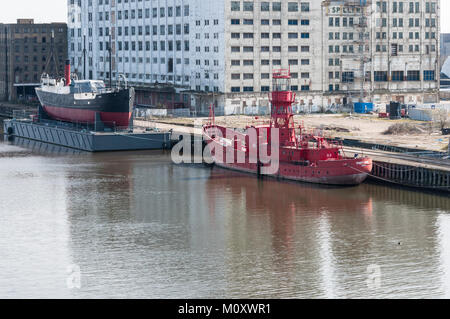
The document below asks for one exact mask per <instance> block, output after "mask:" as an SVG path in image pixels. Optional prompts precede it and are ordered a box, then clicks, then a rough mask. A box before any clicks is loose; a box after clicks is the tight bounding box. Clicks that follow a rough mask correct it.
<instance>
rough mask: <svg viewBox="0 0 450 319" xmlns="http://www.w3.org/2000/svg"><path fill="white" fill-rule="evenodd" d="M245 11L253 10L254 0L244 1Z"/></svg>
mask: <svg viewBox="0 0 450 319" xmlns="http://www.w3.org/2000/svg"><path fill="white" fill-rule="evenodd" d="M244 11H253V2H250V1H244Z"/></svg>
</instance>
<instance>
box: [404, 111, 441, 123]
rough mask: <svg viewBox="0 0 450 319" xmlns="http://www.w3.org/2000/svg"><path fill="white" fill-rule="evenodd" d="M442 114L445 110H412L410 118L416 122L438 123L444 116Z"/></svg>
mask: <svg viewBox="0 0 450 319" xmlns="http://www.w3.org/2000/svg"><path fill="white" fill-rule="evenodd" d="M442 112H446V111H445V110H432V109H410V110H409V118H410V119H411V120H415V121H426V122H432V121H438V120H439V119H440V117H441V116H442Z"/></svg>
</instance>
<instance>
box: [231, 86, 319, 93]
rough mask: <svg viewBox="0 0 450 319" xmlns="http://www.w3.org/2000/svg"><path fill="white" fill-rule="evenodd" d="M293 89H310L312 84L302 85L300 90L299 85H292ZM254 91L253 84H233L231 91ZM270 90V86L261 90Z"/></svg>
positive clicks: (262, 87)
mask: <svg viewBox="0 0 450 319" xmlns="http://www.w3.org/2000/svg"><path fill="white" fill-rule="evenodd" d="M291 90H292V91H310V86H309V85H301V86H300V90H299V86H298V85H291ZM241 91H242V92H254V91H255V90H254V87H253V86H244V87H242V88H241V87H240V86H232V87H231V92H233V93H240V92H241ZM269 91H270V86H261V92H269Z"/></svg>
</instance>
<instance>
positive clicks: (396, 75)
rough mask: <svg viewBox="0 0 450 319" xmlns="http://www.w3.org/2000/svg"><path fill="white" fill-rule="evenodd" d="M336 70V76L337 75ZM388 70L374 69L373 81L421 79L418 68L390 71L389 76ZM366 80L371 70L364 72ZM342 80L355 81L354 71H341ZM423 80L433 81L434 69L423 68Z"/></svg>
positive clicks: (368, 79) (369, 76)
mask: <svg viewBox="0 0 450 319" xmlns="http://www.w3.org/2000/svg"><path fill="white" fill-rule="evenodd" d="M338 75H339V74H338V72H336V75H335V77H334V78H336V76H338ZM388 75H389V72H388V71H374V73H373V79H374V81H375V82H388V81H391V82H403V81H421V78H420V71H419V70H410V71H406V76H405V71H392V72H391V76H390V77H389V76H388ZM329 77H330V79H332V78H333V73H332V72H330V74H329ZM365 77H366V81H370V80H371V72H366V76H365ZM341 80H342V82H343V83H352V82H354V81H355V75H354V72H342V79H341ZM423 80H424V81H435V80H436V74H435V71H434V70H424V71H423Z"/></svg>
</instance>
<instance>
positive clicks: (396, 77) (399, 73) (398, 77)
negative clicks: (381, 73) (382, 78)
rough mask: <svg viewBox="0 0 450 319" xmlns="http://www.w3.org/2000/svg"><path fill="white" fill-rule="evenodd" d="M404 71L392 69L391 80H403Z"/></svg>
mask: <svg viewBox="0 0 450 319" xmlns="http://www.w3.org/2000/svg"><path fill="white" fill-rule="evenodd" d="M403 77H404V72H403V71H392V81H394V82H398V81H403V80H404V79H403Z"/></svg>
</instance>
